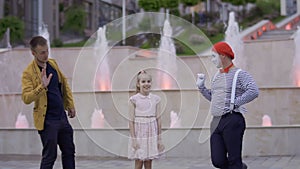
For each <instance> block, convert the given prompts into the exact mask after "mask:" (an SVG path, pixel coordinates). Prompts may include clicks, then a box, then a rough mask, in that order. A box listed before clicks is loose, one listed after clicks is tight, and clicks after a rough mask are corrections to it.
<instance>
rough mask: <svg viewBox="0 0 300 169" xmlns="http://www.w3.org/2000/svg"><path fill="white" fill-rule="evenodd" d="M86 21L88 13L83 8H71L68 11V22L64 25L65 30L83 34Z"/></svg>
mask: <svg viewBox="0 0 300 169" xmlns="http://www.w3.org/2000/svg"><path fill="white" fill-rule="evenodd" d="M85 19H86V13H85V11H84V9H82V7H79V6H76V5H74V6H71V7H70V8H69V9H67V11H66V21H65V23H64V25H63V30H64V31H69V30H70V31H74V32H75V33H79V34H82V33H83V31H84V29H85Z"/></svg>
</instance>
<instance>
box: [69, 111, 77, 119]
mask: <svg viewBox="0 0 300 169" xmlns="http://www.w3.org/2000/svg"><path fill="white" fill-rule="evenodd" d="M68 116H69V117H70V118H74V117H75V116H76V111H75V109H69V110H68Z"/></svg>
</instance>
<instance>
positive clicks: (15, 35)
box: [0, 16, 24, 42]
mask: <svg viewBox="0 0 300 169" xmlns="http://www.w3.org/2000/svg"><path fill="white" fill-rule="evenodd" d="M7 28H9V29H10V40H11V42H18V41H20V40H22V39H23V37H24V23H23V22H22V20H20V19H19V18H17V17H15V16H6V17H4V18H2V19H0V38H1V39H2V38H3V35H4V34H5V32H6V30H7Z"/></svg>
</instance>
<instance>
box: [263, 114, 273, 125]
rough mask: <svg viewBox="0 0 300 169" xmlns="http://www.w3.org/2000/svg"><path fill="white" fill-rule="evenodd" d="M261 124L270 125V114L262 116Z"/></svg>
mask: <svg viewBox="0 0 300 169" xmlns="http://www.w3.org/2000/svg"><path fill="white" fill-rule="evenodd" d="M262 126H263V127H267V126H272V120H271V117H270V116H268V115H264V116H263V117H262Z"/></svg>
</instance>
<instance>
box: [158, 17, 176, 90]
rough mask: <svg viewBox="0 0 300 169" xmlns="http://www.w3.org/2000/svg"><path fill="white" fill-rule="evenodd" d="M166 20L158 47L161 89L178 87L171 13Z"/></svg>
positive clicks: (159, 85)
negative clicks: (170, 19)
mask: <svg viewBox="0 0 300 169" xmlns="http://www.w3.org/2000/svg"><path fill="white" fill-rule="evenodd" d="M166 15H167V18H166V20H165V22H164V27H163V32H162V36H161V40H160V46H159V49H158V56H157V60H158V64H157V67H158V69H159V71H158V79H160V81H159V82H158V83H159V84H158V87H160V88H161V89H172V88H173V89H174V88H176V86H175V83H174V82H173V81H174V80H173V79H177V62H176V49H175V45H174V42H173V40H172V32H173V31H172V27H171V25H170V21H169V14H168V13H167V14H166Z"/></svg>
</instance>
